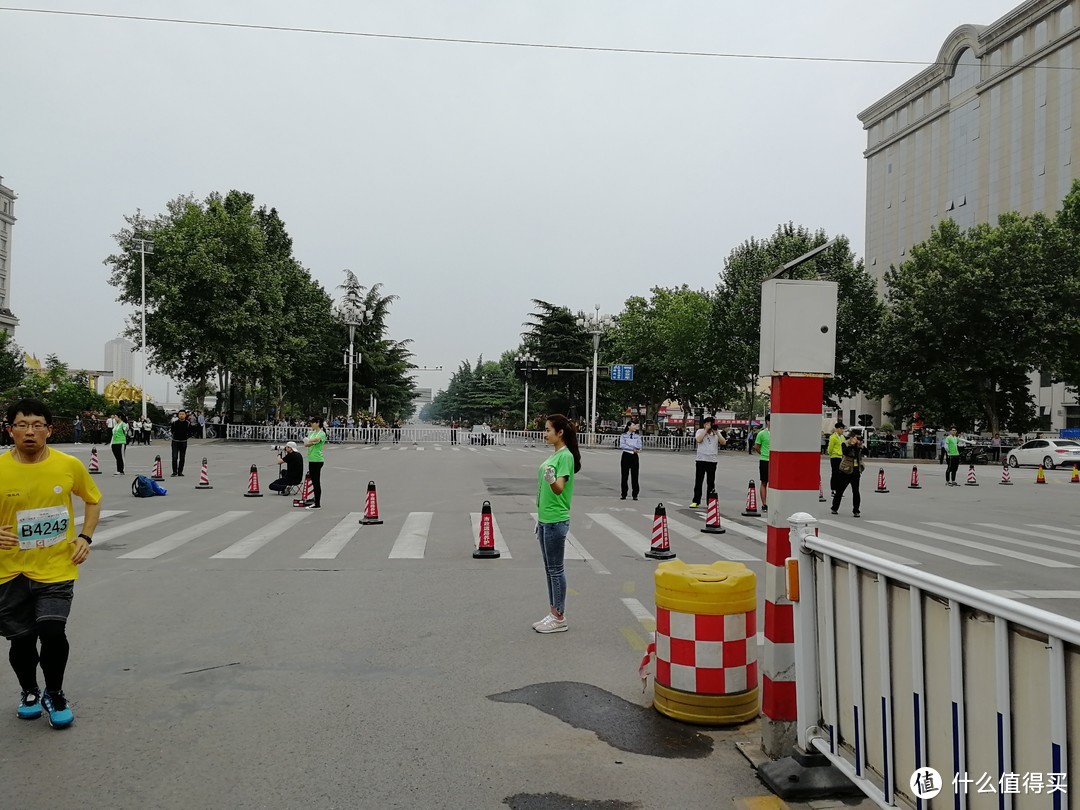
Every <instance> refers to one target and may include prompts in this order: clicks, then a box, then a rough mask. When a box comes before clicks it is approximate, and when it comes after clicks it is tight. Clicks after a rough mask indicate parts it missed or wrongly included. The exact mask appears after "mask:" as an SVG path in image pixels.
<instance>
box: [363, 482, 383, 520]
mask: <svg viewBox="0 0 1080 810" xmlns="http://www.w3.org/2000/svg"><path fill="white" fill-rule="evenodd" d="M380 523H382V521H381V520H379V496H378V495H377V494H376V493H375V482H374V481H368V484H367V497H366V498H365V499H364V516H363V517H362V518H360V525H361V526H378V525H379V524H380Z"/></svg>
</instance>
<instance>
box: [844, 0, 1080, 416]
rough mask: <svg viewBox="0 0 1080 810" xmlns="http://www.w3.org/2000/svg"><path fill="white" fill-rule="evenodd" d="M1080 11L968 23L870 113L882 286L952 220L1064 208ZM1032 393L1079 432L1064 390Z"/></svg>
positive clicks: (966, 223)
mask: <svg viewBox="0 0 1080 810" xmlns="http://www.w3.org/2000/svg"><path fill="white" fill-rule="evenodd" d="M1078 5H1080V0H1029V2H1026V3H1023V4H1022V5H1020V6H1018V7H1017V8H1015V9H1013V10H1012V11H1011V12H1009V13H1008V14H1006V15H1005V16H1004V17H1002V18H1001V19H1000V20H997V21H996V22H994V23H991V24H990V25H963V26H961V27H960V28H957V29H956V30H955V31H953V32H952V33H951V34H950V35H949V36H948V38H947V39H946V40H945V43H944V44H943V45H942V47H941V50H940V52H939V53H938V57H937V64H935V65H933V66H932V67H929V68H927V69H926V70H924V71H922V72H921V73H919V74H918V75H917V76H915V77H914V78H913V79H911V80H910V81H909V82H907V83H905V84H903V85H901V86H900V87H898V88H896V89H895V90H893V91H892V92H891V93H889V94H888V95H887V96H885V97H884V98H882V99H880V100H879V101H877V102H875V103H874V104H873V105H872V106H870V107H869V108H867V109H866V110H864V111H863V112H862V113H861V114H860V115H859V120H860V121H861V122H862V124H863V128H864V129H865V130H866V132H867V147H866V152H865V153H864V155H865V158H866V179H867V182H866V266H867V269H868V270H869V271H870V273H871V274H872V275H874V276H875V277H876V278H877V280H878V284H879V289H882V290H883V289H884V288H883V276H884V274H885V272H886V271H887V270H888V269H889V267H890V266H891V265H900V264H902V263H903V262H904V261H906V259H907V257H908V253H909V251H910V250H911V247H912V246H913V245H915V244H918V243H919V242H922V241H924V240H925V239H927V238H928V237H929V236H930V230H931V228H932V227H933V226H934V225H936V224H937V223H938V222H940V221H941V220H943V219H946V218H949V219H953V220H954V221H955V222H956V223H957V224H958V225H960V226H961V227H962V228H970V227H972V226H973V225H975V224H976V223H981V222H996V221H997V218H998V216H1000V215H1001V214H1003V213H1005V212H1007V211H1019V212H1020V213H1022V214H1032V213H1035V212H1036V211H1042V212H1045V213H1047V214H1052V213H1053V212H1054V211H1056V210H1057V209H1058V208H1059V207H1060V205H1061V201H1062V199H1063V198H1064V197H1065V195H1066V194H1067V193H1068V192H1069V189H1070V188H1071V187H1072V182H1073V180H1074V179H1075V178H1076V177H1077V176H1080V172H1078V171H1077V170H1078V169H1080V75H1077V74H1078V72H1080V71H1078V69H1080V44H1078V42H1077V40H1080V9H1078V8H1077V6H1078ZM1074 123H1076V124H1077V126H1073V124H1074ZM1074 155H1075V156H1076V158H1077V159H1076V161H1075V162H1074V161H1073V156H1074ZM1044 383H1045V384H1044ZM1032 391H1033V393H1034V394H1035V396H1036V403H1037V405H1038V410H1039V413H1040V415H1041V416H1043V417H1047V416H1049V421H1050V425H1051V427H1052V429H1059V428H1063V427H1080V405H1078V404H1077V400H1076V397H1075V396H1074V395H1069V396H1067V395H1066V393H1065V386H1064V385H1063V384H1060V383H1059V384H1058V385H1055V386H1050V385H1049V381H1048V380H1046V379H1040V378H1038V377H1037V378H1035V379H1033V380H1032ZM864 409H865V410H866V411H867V412H870V413H875V408H874V407H873V406H872V405H870V404H868V403H865V401H864V402H860V403H858V404H856V405H855V406H854V408H853V410H859V412H862V411H863V410H864ZM845 415H848V414H845ZM878 415H879V414H876V413H875V416H878Z"/></svg>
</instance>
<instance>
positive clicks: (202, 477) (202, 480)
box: [195, 458, 213, 489]
mask: <svg viewBox="0 0 1080 810" xmlns="http://www.w3.org/2000/svg"><path fill="white" fill-rule="evenodd" d="M195 489H213V487H212V486H210V471H209V470H208V469H207V466H206V459H205V458H204V459H203V460H202V469H201V470H199V483H197V484H196V485H195Z"/></svg>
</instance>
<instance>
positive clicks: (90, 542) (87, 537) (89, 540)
mask: <svg viewBox="0 0 1080 810" xmlns="http://www.w3.org/2000/svg"><path fill="white" fill-rule="evenodd" d="M79 537H81V538H82V539H83V540H85V541H86V545H88V546H92V545H94V538H93V537H91V536H90V535H88V534H80V535H79Z"/></svg>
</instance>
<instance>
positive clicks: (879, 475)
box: [874, 467, 889, 492]
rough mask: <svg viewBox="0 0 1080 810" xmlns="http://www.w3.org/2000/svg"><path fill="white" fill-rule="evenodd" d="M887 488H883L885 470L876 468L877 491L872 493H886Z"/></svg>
mask: <svg viewBox="0 0 1080 810" xmlns="http://www.w3.org/2000/svg"><path fill="white" fill-rule="evenodd" d="M888 491H889V488H888V487H887V486H885V468H884V467H878V471H877V489H875V490H874V492H888Z"/></svg>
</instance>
